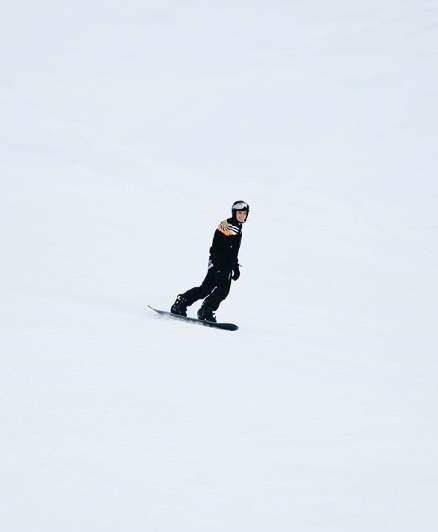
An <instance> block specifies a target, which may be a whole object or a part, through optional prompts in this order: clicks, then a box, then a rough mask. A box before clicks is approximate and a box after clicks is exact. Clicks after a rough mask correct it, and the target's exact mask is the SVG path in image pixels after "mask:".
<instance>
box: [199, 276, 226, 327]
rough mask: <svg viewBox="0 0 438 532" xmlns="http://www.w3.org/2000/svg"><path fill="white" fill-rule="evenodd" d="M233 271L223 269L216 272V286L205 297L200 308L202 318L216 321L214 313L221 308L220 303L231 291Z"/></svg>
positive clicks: (200, 317)
mask: <svg viewBox="0 0 438 532" xmlns="http://www.w3.org/2000/svg"><path fill="white" fill-rule="evenodd" d="M230 287H231V272H229V271H222V272H219V273H217V274H216V286H215V287H214V288H213V290H212V291H211V292H210V294H209V295H208V296H207V297H206V298H205V299H204V302H203V303H202V306H201V308H200V309H199V310H198V318H199V319H200V320H207V321H216V317H215V315H214V314H213V312H214V311H215V310H217V309H218V308H219V305H220V304H221V303H222V301H223V300H224V299H226V298H227V296H228V294H229V293H230Z"/></svg>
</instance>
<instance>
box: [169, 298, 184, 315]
mask: <svg viewBox="0 0 438 532" xmlns="http://www.w3.org/2000/svg"><path fill="white" fill-rule="evenodd" d="M170 312H171V313H172V314H179V315H180V316H187V299H186V298H185V297H184V296H182V295H181V294H180V295H179V296H178V297H177V298H176V299H175V303H174V304H173V305H172V307H171V309H170Z"/></svg>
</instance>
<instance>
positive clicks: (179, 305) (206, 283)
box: [170, 269, 215, 316]
mask: <svg viewBox="0 0 438 532" xmlns="http://www.w3.org/2000/svg"><path fill="white" fill-rule="evenodd" d="M214 286H215V276H214V272H213V269H210V270H208V272H207V275H206V276H205V279H204V280H203V281H202V284H201V286H195V287H194V288H191V289H190V290H187V292H184V294H180V295H178V297H177V298H176V300H175V303H174V304H173V305H172V307H171V309H170V312H171V313H172V314H180V315H181V316H187V307H190V305H193V303H195V302H196V301H198V300H199V299H204V297H205V296H207V295H208V294H209V293H210V292H211V290H212V289H213V288H214Z"/></svg>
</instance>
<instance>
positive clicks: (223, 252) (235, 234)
mask: <svg viewBox="0 0 438 532" xmlns="http://www.w3.org/2000/svg"><path fill="white" fill-rule="evenodd" d="M241 241H242V224H241V223H239V222H238V221H237V220H236V219H235V218H228V219H227V220H224V221H223V222H221V223H220V224H219V226H218V228H217V229H216V231H215V233H214V237H213V244H212V246H211V248H210V260H211V262H212V263H213V264H214V265H215V266H220V267H221V268H230V269H231V266H232V264H233V263H235V262H237V257H238V255H239V248H240V243H241Z"/></svg>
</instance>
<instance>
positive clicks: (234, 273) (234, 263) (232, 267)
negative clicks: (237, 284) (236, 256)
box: [231, 260, 240, 281]
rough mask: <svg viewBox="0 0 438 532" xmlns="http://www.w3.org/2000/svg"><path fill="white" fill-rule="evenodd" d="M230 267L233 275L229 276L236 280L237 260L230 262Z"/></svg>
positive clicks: (237, 273) (238, 275)
mask: <svg viewBox="0 0 438 532" xmlns="http://www.w3.org/2000/svg"><path fill="white" fill-rule="evenodd" d="M231 269H232V272H233V275H232V276H231V278H232V279H233V280H234V281H237V279H238V278H239V277H240V264H239V263H238V262H237V260H236V261H234V262H233V263H232V264H231Z"/></svg>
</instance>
